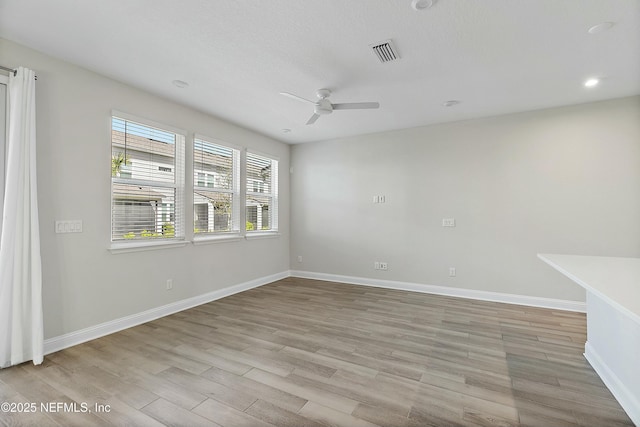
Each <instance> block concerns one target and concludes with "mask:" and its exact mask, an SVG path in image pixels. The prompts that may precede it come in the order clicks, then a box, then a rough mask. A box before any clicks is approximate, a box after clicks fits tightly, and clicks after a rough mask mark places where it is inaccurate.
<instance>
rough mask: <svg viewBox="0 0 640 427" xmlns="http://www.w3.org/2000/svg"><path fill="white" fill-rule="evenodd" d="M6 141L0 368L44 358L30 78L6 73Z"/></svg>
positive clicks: (21, 72)
mask: <svg viewBox="0 0 640 427" xmlns="http://www.w3.org/2000/svg"><path fill="white" fill-rule="evenodd" d="M8 98H9V120H8V123H7V125H8V130H9V135H8V136H9V138H8V139H7V141H6V144H7V147H6V154H7V155H6V178H5V193H4V209H3V212H2V236H1V238H0V367H7V366H11V365H16V364H18V363H22V362H25V361H27V360H33V363H34V364H36V365H38V364H40V363H42V359H43V340H44V333H43V324H42V270H41V269H42V267H41V261H40V233H39V226H38V199H37V185H36V105H35V100H36V97H35V74H34V72H33V71H32V70H29V69H27V68H23V67H20V68H18V70H17V72H16V73H15V75H14V73H10V76H9V86H8Z"/></svg>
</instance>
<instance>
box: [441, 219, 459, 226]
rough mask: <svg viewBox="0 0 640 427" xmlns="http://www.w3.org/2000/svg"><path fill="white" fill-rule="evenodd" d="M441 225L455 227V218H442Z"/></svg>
mask: <svg viewBox="0 0 640 427" xmlns="http://www.w3.org/2000/svg"><path fill="white" fill-rule="evenodd" d="M442 226H443V227H455V226H456V219H455V218H442Z"/></svg>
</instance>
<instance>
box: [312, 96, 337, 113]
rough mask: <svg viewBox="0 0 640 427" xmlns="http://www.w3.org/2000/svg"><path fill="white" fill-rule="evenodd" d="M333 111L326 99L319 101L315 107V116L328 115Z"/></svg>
mask: <svg viewBox="0 0 640 427" xmlns="http://www.w3.org/2000/svg"><path fill="white" fill-rule="evenodd" d="M332 111H333V107H332V106H331V102H329V100H328V99H325V98H323V99H321V100H319V101H318V103H317V104H316V106H315V113H316V114H330V113H331V112H332Z"/></svg>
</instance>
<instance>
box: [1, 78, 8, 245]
mask: <svg viewBox="0 0 640 427" xmlns="http://www.w3.org/2000/svg"><path fill="white" fill-rule="evenodd" d="M8 84H9V79H8V78H7V77H6V76H0V235H2V212H3V210H2V209H3V204H4V176H5V167H4V165H5V160H4V159H5V150H6V145H5V144H6V142H5V141H6V138H7V131H8V130H7V122H8V120H7V119H8V114H9V109H8V108H7V107H8V105H7V102H8V97H7V85H8Z"/></svg>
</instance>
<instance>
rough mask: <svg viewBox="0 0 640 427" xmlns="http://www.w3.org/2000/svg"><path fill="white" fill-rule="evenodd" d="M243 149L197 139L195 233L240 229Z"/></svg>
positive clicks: (194, 191)
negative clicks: (241, 154) (241, 158)
mask: <svg viewBox="0 0 640 427" xmlns="http://www.w3.org/2000/svg"><path fill="white" fill-rule="evenodd" d="M239 178H240V151H239V150H236V149H234V148H230V147H227V146H224V145H221V144H217V143H213V142H210V141H206V140H204V139H202V138H199V137H196V138H195V139H194V141H193V232H194V234H195V235H206V234H212V233H238V232H240V179H239Z"/></svg>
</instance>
